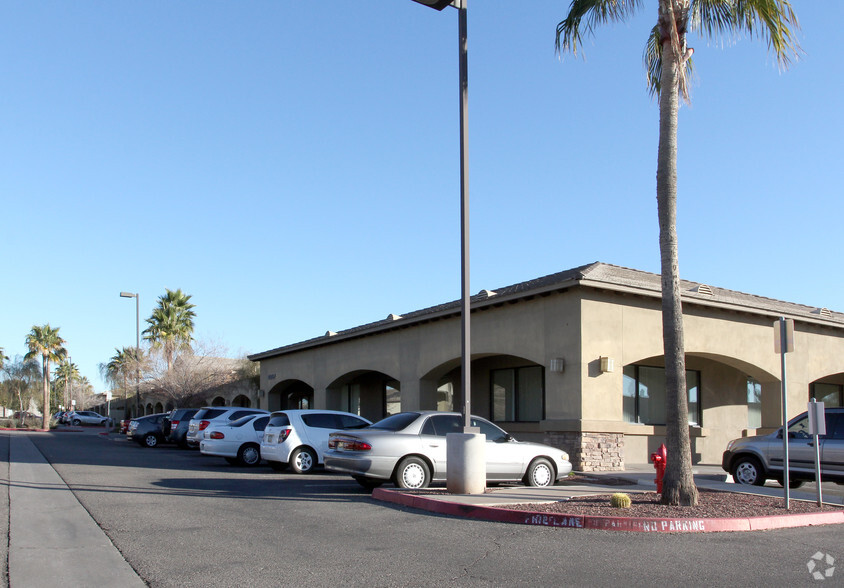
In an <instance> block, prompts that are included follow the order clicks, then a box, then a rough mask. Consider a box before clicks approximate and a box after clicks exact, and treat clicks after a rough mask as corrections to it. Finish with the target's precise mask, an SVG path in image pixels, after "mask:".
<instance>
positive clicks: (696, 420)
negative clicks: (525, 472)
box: [249, 263, 844, 471]
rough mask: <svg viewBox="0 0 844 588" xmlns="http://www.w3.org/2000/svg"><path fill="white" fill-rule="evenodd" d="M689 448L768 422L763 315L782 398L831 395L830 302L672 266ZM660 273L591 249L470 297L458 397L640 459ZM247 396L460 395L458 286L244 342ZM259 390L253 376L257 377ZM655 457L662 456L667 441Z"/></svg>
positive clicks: (381, 402) (518, 429)
mask: <svg viewBox="0 0 844 588" xmlns="http://www.w3.org/2000/svg"><path fill="white" fill-rule="evenodd" d="M681 291H682V296H683V312H684V320H685V348H686V367H687V370H688V372H687V380H688V387H689V390H688V394H689V420H690V435H691V440H692V452H693V456H692V457H693V461H694V463H701V462H702V463H720V459H721V454H722V452H723V450H724V448H725V446H726V444H727V442H728V441H729V440H730V439H733V438H735V437H740V436H742V435H753V434H756V433H757V432H764V431H770V430H772V429H775V428H776V427H778V426H779V425H780V424H781V422H782V417H781V392H780V390H781V387H780V374H781V365H780V356H779V355H778V354H776V353H775V352H774V343H773V340H774V334H773V333H774V330H773V323H774V321H775V320H777V319H778V318H779V317H780V316H784V317H786V318H792V319H794V321H795V351H794V352H793V353H790V354H789V355H788V370H787V378H788V393H789V398H788V412H789V416H793V415H795V414H797V413H799V412H802V411H804V410H806V403H807V401H808V400H809V399H810V398H812V397H816V398H817V399H818V400H819V401H820V400H823V401H824V402H825V403H826V404H827V405H828V406H841V405H844V314H842V313H838V312H830V311H829V310H827V309H825V308H812V307H807V306H802V305H799V304H793V303H789V302H781V301H777V300H771V299H768V298H763V297H761V296H755V295H750V294H743V293H740V292H734V291H730V290H724V289H721V288H716V287H711V286H708V285H704V284H698V283H693V282H687V281H683V282H682V283H681ZM660 304H661V290H660V276H659V275H656V274H651V273H647V272H642V271H637V270H632V269H627V268H622V267H617V266H613V265H608V264H604V263H593V264H589V265H585V266H582V267H578V268H574V269H571V270H568V271H564V272H560V273H557V274H553V275H550V276H546V277H543V278H538V279H535V280H530V281H528V282H523V283H520V284H515V285H513V286H508V287H506V288H500V289H498V290H496V291H487V290H484V291H482V292H480V293H479V294H478V295H476V296H474V297H473V298H472V304H471V307H472V323H471V324H472V327H471V334H472V345H471V350H472V374H471V378H472V379H471V381H472V397H471V404H472V412H473V413H474V414H477V415H480V416H483V417H486V418H489V419H490V420H492V421H494V422H496V423H498V424H499V425H500V426H501V427H503V428H504V429H506V430H507V431H509V432H511V433H513V434H514V436H516V437H517V438H519V439H525V440H536V441H541V442H545V443H548V444H551V445H555V446H558V447H561V448H563V449H565V450H566V451H568V452H569V454H570V455H571V458H572V462H573V463H574V466H575V468H576V469H580V470H584V471H590V470H617V469H623V467H624V464H625V462H627V463H646V462H647V461H648V456H649V455H650V453H651V452H653V451H655V450H656V448H657V447H658V446H659V445H660V443H662V442H663V441H664V437H665V426H664V425H665V410H664V396H665V394H664V369H663V366H664V360H663V342H662V315H661V310H660V308H661V306H660ZM249 359H251V360H252V361H256V362H260V371H261V377H260V388H261V390H262V392H261V393H260V394H261V395H264V394H265V397H263V398H262V399H261V404H262V408H269V409H271V410H275V409H281V408H292V407H314V408H330V409H339V410H347V411H350V412H354V413H357V414H360V415H362V416H364V417H367V418H369V419H373V420H375V419H379V418H381V417H383V416H385V415H387V414H392V413H394V412H398V411H400V410H417V409H437V410H460V406H461V405H462V402H461V398H462V392H461V390H460V302H459V301H455V302H450V303H446V304H442V305H439V306H434V307H431V308H427V309H424V310H419V311H416V312H412V313H409V314H405V315H404V316H398V315H393V314H391V315H389V316H388V317H387V318H386V319H384V320H382V321H378V322H375V323H371V324H367V325H362V326H360V327H355V328H352V329H349V330H346V331H340V332H337V333H333V332H328V333H326V334H325V336H323V337H318V338H316V339H311V340H308V341H303V342H300V343H295V344H292V345H287V346H284V347H279V348H277V349H272V350H269V351H265V352H262V353H257V354H254V355H251V356H249ZM263 391H266V392H263ZM669 459H670V457H669Z"/></svg>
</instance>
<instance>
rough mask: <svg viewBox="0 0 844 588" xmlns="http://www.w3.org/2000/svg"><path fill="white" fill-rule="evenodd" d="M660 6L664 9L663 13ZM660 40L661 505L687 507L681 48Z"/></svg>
mask: <svg viewBox="0 0 844 588" xmlns="http://www.w3.org/2000/svg"><path fill="white" fill-rule="evenodd" d="M672 1H673V0H660V23H661V25H662V30H663V31H666V30H667V29H668V27H673V26H674V22H673V13H674V12H673V10H672V6H671V3H672ZM664 7H665V8H667V10H664ZM675 31H676V29H675ZM662 38H663V50H662V73H661V81H660V86H661V91H660V98H659V152H658V156H657V173H656V194H657V209H658V217H659V251H660V266H661V273H662V337H663V345H664V350H665V388H666V399H665V405H666V406H665V417H666V439H665V441H666V448H667V450H668V459H667V464H666V468H665V477H664V479H663V485H662V503H663V504H672V505H685V506H689V505H695V504H697V501H698V491H697V487H696V486H695V483H694V477H693V476H692V454H691V442H690V440H689V409H688V404H687V399H686V359H685V350H684V342H683V309H682V304H681V300H680V270H679V252H678V246H677V118H678V111H679V81H680V67H681V62H680V54H681V52H680V48H679V47H673V46H672V45H673V43H672V40H671V38H670V35H667V34H663V37H662ZM675 39H676V33H675ZM675 42H676V41H675Z"/></svg>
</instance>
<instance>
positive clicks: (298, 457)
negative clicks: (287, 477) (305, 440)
mask: <svg viewBox="0 0 844 588" xmlns="http://www.w3.org/2000/svg"><path fill="white" fill-rule="evenodd" d="M316 463H317V456H316V454H315V453H314V452H313V450H312V449H310V448H308V447H299V448H297V449H295V450H294V451H293V453H292V454H291V455H290V467H291V469H292V470H293V471H294V472H296V473H297V474H307V473H309V472H310V471H311V470H313V469H314V466H315V465H316Z"/></svg>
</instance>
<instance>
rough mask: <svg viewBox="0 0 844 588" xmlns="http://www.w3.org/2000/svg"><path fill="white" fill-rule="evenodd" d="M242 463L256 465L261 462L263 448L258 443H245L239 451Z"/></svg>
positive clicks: (238, 457) (239, 460) (239, 459)
mask: <svg viewBox="0 0 844 588" xmlns="http://www.w3.org/2000/svg"><path fill="white" fill-rule="evenodd" d="M237 461H238V462H239V463H240V465H245V466H254V465H258V464H259V463H261V449H260V448H259V447H258V446H257V445H252V444H248V445H243V446H242V447H241V448H240V449H239V450H238V452H237Z"/></svg>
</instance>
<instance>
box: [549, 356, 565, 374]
mask: <svg viewBox="0 0 844 588" xmlns="http://www.w3.org/2000/svg"><path fill="white" fill-rule="evenodd" d="M550 368H551V371H552V372H554V373H557V374H562V373H563V372H564V371H566V360H565V359H563V358H562V357H555V358H554V359H552V360H551V366H550Z"/></svg>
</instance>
